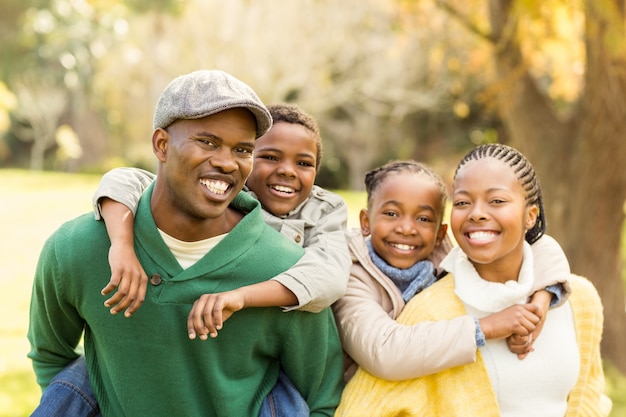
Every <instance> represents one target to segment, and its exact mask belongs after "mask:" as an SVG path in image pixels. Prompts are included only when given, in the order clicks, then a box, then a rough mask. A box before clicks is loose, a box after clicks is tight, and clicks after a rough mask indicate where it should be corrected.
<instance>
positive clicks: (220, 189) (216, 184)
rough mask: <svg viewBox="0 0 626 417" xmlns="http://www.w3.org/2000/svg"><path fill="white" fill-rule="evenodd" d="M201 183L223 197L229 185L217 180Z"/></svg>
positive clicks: (202, 181)
mask: <svg viewBox="0 0 626 417" xmlns="http://www.w3.org/2000/svg"><path fill="white" fill-rule="evenodd" d="M200 182H201V183H202V184H203V185H204V186H205V187H206V188H208V189H209V191H210V192H212V193H213V194H219V195H222V194H224V193H225V192H226V190H228V183H227V182H224V181H217V180H200Z"/></svg>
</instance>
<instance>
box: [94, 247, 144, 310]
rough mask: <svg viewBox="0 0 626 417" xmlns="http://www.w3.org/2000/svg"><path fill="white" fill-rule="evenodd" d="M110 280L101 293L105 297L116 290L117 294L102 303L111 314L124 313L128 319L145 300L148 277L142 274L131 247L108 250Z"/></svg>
mask: <svg viewBox="0 0 626 417" xmlns="http://www.w3.org/2000/svg"><path fill="white" fill-rule="evenodd" d="M109 264H110V265H111V280H110V281H109V283H108V284H107V286H106V287H104V288H103V289H102V291H101V293H102V295H107V294H109V293H111V292H113V290H115V289H116V288H117V292H116V293H115V294H114V295H113V296H112V297H111V298H109V299H108V300H106V301H105V302H104V305H105V306H106V307H111V314H117V313H119V312H120V311H124V310H126V311H124V316H125V317H130V316H132V315H133V313H134V312H135V311H137V309H138V308H139V307H140V306H141V304H143V302H144V300H145V298H146V287H147V285H148V276H147V275H146V273H145V272H144V270H143V268H142V267H141V264H140V263H139V260H138V259H137V256H136V255H135V251H134V249H133V247H132V246H130V248H129V247H128V245H116V244H112V245H111V248H110V249H109Z"/></svg>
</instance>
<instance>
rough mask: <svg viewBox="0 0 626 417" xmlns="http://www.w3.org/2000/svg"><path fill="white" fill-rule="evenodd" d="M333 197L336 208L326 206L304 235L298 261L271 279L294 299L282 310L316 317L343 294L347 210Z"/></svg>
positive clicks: (346, 269) (347, 262) (347, 272)
mask: <svg viewBox="0 0 626 417" xmlns="http://www.w3.org/2000/svg"><path fill="white" fill-rule="evenodd" d="M337 197H338V199H339V201H338V202H337V204H334V205H328V206H327V207H326V209H325V211H324V213H323V214H322V215H321V216H320V217H319V219H318V220H317V221H316V224H315V225H313V226H312V228H311V229H310V231H309V232H308V234H307V240H306V241H305V242H304V255H303V256H302V258H300V260H299V261H298V262H297V263H296V264H295V265H294V266H293V267H291V268H290V269H289V270H287V271H285V272H284V273H282V274H280V275H278V276H276V277H274V278H273V280H275V281H277V282H280V283H281V284H282V285H284V286H285V287H286V288H287V289H289V290H290V291H291V292H292V293H293V294H295V295H296V297H297V301H296V302H295V303H293V304H281V306H288V307H289V308H286V309H285V310H293V309H298V310H302V311H308V312H312V313H317V312H319V311H321V310H322V309H324V308H325V307H328V306H330V305H331V304H332V303H334V302H335V301H336V300H338V299H339V298H340V297H341V296H343V294H344V293H345V291H346V286H347V284H348V276H349V275H350V265H351V263H352V261H351V260H350V252H349V251H348V244H347V242H346V235H345V233H346V228H347V222H348V209H347V206H346V203H345V202H344V201H343V200H341V198H340V197H339V196H337Z"/></svg>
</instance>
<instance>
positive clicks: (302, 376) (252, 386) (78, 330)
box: [28, 187, 343, 417]
mask: <svg viewBox="0 0 626 417" xmlns="http://www.w3.org/2000/svg"><path fill="white" fill-rule="evenodd" d="M151 195H152V187H151V188H149V189H148V190H147V191H146V193H145V194H144V197H143V198H142V200H141V202H140V206H139V209H138V212H137V216H136V219H135V250H136V252H137V256H138V258H139V260H140V262H141V264H142V265H143V267H144V269H145V271H146V273H147V274H148V277H151V278H150V281H149V283H148V289H147V294H146V300H145V302H144V304H143V305H142V307H141V308H140V309H139V310H138V311H137V312H136V313H135V314H134V315H133V316H132V317H131V318H124V317H123V316H122V315H121V314H120V315H117V316H112V315H111V314H110V313H109V311H108V309H107V308H105V307H104V305H103V302H104V297H102V295H100V289H101V288H103V287H104V286H105V285H106V284H107V282H108V281H109V279H110V277H111V271H110V268H109V263H108V250H109V246H110V241H109V239H108V236H107V233H106V230H105V226H104V224H103V222H98V221H95V220H94V218H93V215H92V214H86V215H83V216H81V217H78V218H77V219H74V220H72V221H69V222H67V223H65V224H64V225H62V226H61V227H60V228H59V229H58V230H57V231H56V232H55V233H54V234H53V235H52V236H51V237H50V238H49V239H48V241H47V242H46V244H45V246H44V248H43V251H42V253H41V256H40V259H39V263H38V266H37V271H36V275H35V281H34V287H33V295H32V301H31V310H30V328H29V331H28V338H29V340H30V343H31V351H30V353H29V355H28V356H29V357H30V358H31V359H32V360H33V367H34V369H35V373H36V377H37V382H38V383H39V384H40V385H41V387H42V388H44V389H45V388H46V387H47V385H48V384H49V382H50V380H51V379H52V377H53V376H54V375H56V374H57V373H58V372H59V371H61V370H62V369H63V368H64V367H65V366H66V365H67V364H68V363H69V362H70V361H72V360H73V359H75V358H76V357H77V356H78V354H77V353H76V347H77V345H78V344H79V342H80V339H81V336H83V334H84V349H85V357H86V360H87V367H88V370H89V376H90V381H91V385H92V387H93V389H94V392H95V395H96V398H97V399H98V403H99V404H100V407H101V409H102V414H103V415H104V416H115V417H122V416H132V417H137V416H151V417H152V416H168V417H170V416H228V417H232V416H244V417H247V416H257V415H258V413H259V410H260V406H261V402H262V401H263V398H265V396H266V395H267V394H268V393H269V392H270V390H271V389H272V387H273V386H274V384H275V383H276V380H277V377H278V371H279V367H282V368H283V369H284V371H285V373H286V374H287V376H288V377H289V378H290V380H291V381H292V382H293V383H294V385H295V386H296V387H297V388H298V390H299V391H300V392H301V393H302V395H303V396H304V398H305V399H306V400H307V402H308V405H309V408H310V410H311V415H312V416H332V415H333V412H334V409H335V407H336V406H337V404H338V402H339V399H340V396H341V389H342V388H343V385H342V384H343V382H342V356H341V347H340V344H339V338H338V335H337V330H336V327H335V323H334V320H333V317H332V313H331V311H330V309H328V308H327V309H325V310H323V311H322V312H321V313H318V314H311V313H306V312H300V311H292V312H288V313H285V312H282V311H281V309H280V308H249V309H245V310H242V311H239V312H237V313H236V314H234V315H233V316H232V317H231V318H230V319H229V320H228V322H227V323H226V324H225V326H224V328H223V329H222V330H221V331H220V333H219V336H218V337H217V338H216V339H210V340H207V341H201V340H199V339H197V340H189V338H188V336H187V323H186V319H187V315H188V313H189V311H190V310H191V304H192V303H193V302H194V301H195V300H196V299H197V298H198V297H199V296H200V295H201V294H204V293H212V292H220V291H227V290H231V289H234V288H237V287H241V286H243V285H247V284H251V283H255V282H260V281H264V280H267V279H269V278H271V277H273V276H275V275H277V274H278V273H280V272H282V271H284V270H286V269H288V268H289V267H290V266H291V265H293V264H294V263H295V262H296V261H297V260H298V259H299V258H300V257H301V256H302V253H303V250H302V248H300V247H299V246H297V245H295V244H293V243H292V242H290V241H288V240H287V239H286V238H284V237H283V236H281V235H280V234H279V233H278V232H276V231H275V230H273V229H272V228H270V227H269V226H267V225H266V224H265V223H264V222H263V218H262V214H261V207H260V205H259V203H258V202H257V201H256V200H255V199H253V198H252V197H250V196H248V195H246V194H245V193H240V194H239V196H238V197H237V198H236V199H235V200H234V201H233V203H232V207H234V208H236V209H238V210H240V211H242V212H245V213H247V214H246V216H245V217H244V218H243V219H242V220H241V221H240V222H239V224H238V225H237V226H236V227H235V228H234V229H233V230H232V231H231V232H230V233H229V234H228V236H227V237H226V238H224V239H223V240H222V241H221V242H220V243H219V244H218V245H217V246H216V247H215V248H214V249H213V250H211V251H210V252H209V253H208V254H207V255H205V257H204V258H202V259H201V260H200V261H198V262H197V263H196V264H194V265H193V266H191V267H190V268H188V269H186V270H183V269H182V268H181V267H180V265H179V264H178V262H177V261H176V259H175V258H174V256H173V255H172V253H171V252H170V251H169V249H168V247H167V246H166V245H165V243H164V242H163V240H162V239H161V237H160V235H159V233H158V231H157V228H156V225H155V223H154V220H153V218H152V214H151V212H150V197H151ZM159 277H160V278H159Z"/></svg>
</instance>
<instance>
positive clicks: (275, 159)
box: [258, 155, 278, 161]
mask: <svg viewBox="0 0 626 417" xmlns="http://www.w3.org/2000/svg"><path fill="white" fill-rule="evenodd" d="M258 158H259V159H267V160H268V161H278V158H276V157H275V156H274V155H259V156H258Z"/></svg>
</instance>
